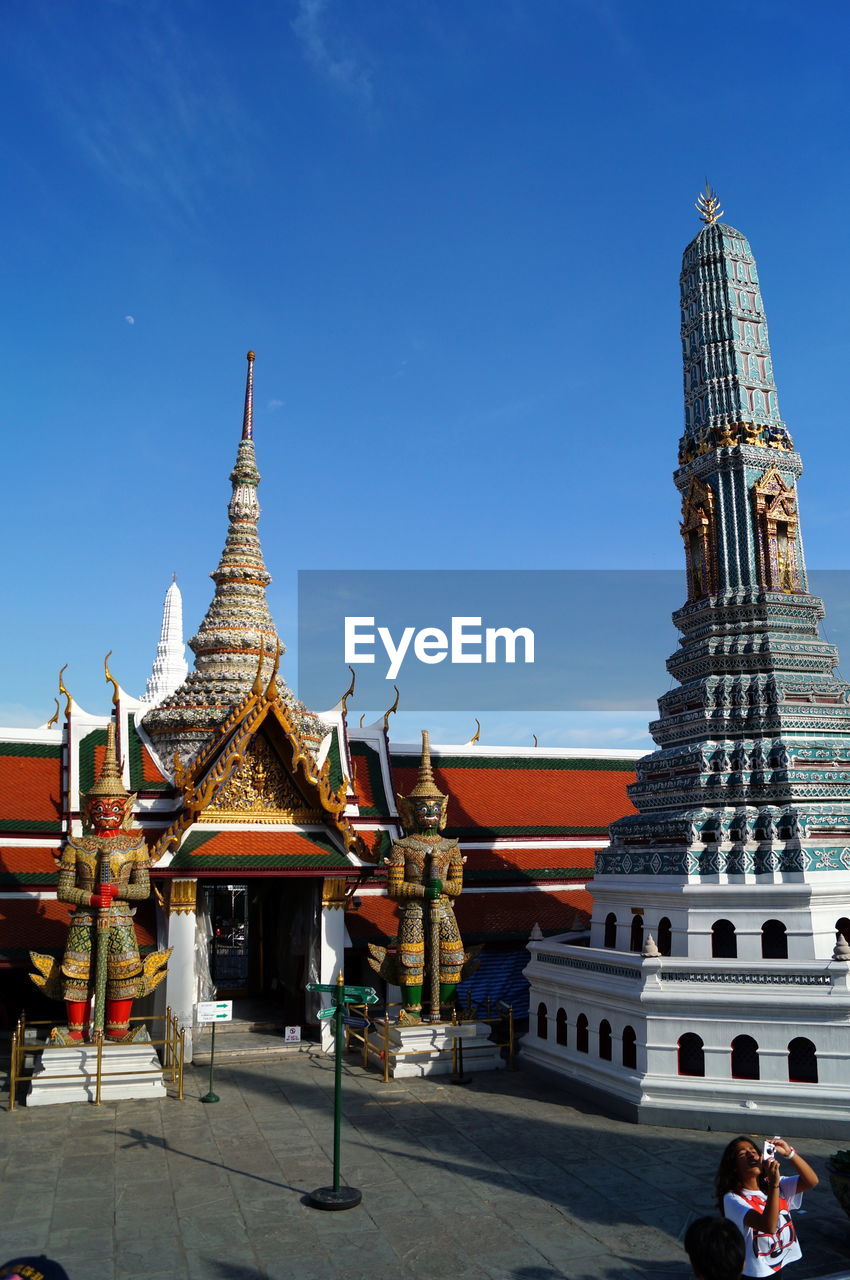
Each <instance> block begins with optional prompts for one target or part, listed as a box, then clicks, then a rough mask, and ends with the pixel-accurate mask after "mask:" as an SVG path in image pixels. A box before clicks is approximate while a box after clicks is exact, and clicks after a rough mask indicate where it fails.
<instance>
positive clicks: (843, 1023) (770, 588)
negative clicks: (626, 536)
mask: <svg viewBox="0 0 850 1280" xmlns="http://www.w3.org/2000/svg"><path fill="white" fill-rule="evenodd" d="M698 208H699V209H700V213H701V216H702V218H703V221H704V223H705V225H704V227H703V229H702V230H701V231H700V233H699V234H698V235H697V236H696V237H695V239H694V240H692V241H691V243H690V244H689V245H688V247H687V248H686V249H685V252H684V257H683V260H682V274H681V277H680V286H681V310H682V330H681V333H682V349H683V359H684V389H685V430H684V434H683V436H682V438H681V441H680V444H679V467H678V470H677V471H676V473H675V483H676V487H677V488H678V490H679V492H680V494H681V500H682V520H681V534H682V538H683V540H684V553H685V564H686V568H687V588H688V599H687V602H686V603H685V604H684V606H683V607H682V608H681V609H679V610H678V611H677V613H676V614H675V615H674V622H675V623H676V626H677V627H678V629H679V631H680V632H681V641H680V645H679V648H678V650H677V651H676V653H675V654H674V655H673V656H672V657H671V658H670V659H669V661H668V663H667V667H668V670H669V672H670V674H671V676H673V677H674V679H675V681H676V686H675V687H674V688H672V689H671V690H670V691H669V692H668V693H665V694H664V695H663V696H662V697H661V699H660V700H659V718H658V719H657V720H656V721H654V722H653V723H652V725H651V726H650V730H651V733H652V736H653V738H654V740H655V742H656V743H657V744H658V750H656V751H654V752H653V753H652V754H651V755H648V756H645V757H644V758H643V759H642V760H640V761H639V762H638V765H637V781H636V782H635V783H634V784H633V785H631V786H630V787H629V796H630V799H631V801H632V803H633V805H634V807H635V809H636V810H637V812H634V813H630V814H628V815H627V816H624V817H622V818H620V819H619V820H618V821H616V822H614V823H613V825H612V826H611V832H610V834H611V842H610V846H609V847H608V848H606V849H604V850H601V851H600V852H599V853H598V855H597V858H596V869H595V877H594V881H593V886H592V895H593V907H592V924H591V945H590V948H589V949H585V950H582V951H581V952H577V951H576V949H575V947H573V946H571V945H570V944H569V943H568V942H563V943H560V942H559V943H558V944H556V945H551V944H550V943H549V942H544V941H538V942H535V943H532V944H531V946H530V951H531V963H530V965H529V969H528V971H527V974H528V977H529V979H530V981H531V985H532V993H531V999H532V1021H531V1030H530V1034H529V1037H528V1039H527V1041H526V1046H525V1054H526V1057H527V1058H528V1059H529V1060H531V1061H534V1062H535V1063H537V1064H538V1065H539V1066H540V1067H542V1068H545V1069H546V1070H549V1071H554V1072H557V1073H560V1074H563V1075H565V1076H567V1077H569V1078H570V1080H571V1082H573V1083H574V1084H577V1085H579V1086H580V1087H584V1088H585V1089H586V1090H588V1091H590V1092H593V1093H597V1094H601V1095H604V1096H605V1097H606V1098H607V1099H608V1100H609V1101H612V1102H614V1103H615V1104H616V1105H617V1106H618V1107H619V1109H621V1110H622V1111H623V1112H624V1113H625V1114H628V1115H631V1116H633V1117H634V1118H637V1119H643V1118H646V1119H652V1120H654V1121H656V1122H660V1123H672V1124H686V1125H688V1124H693V1123H694V1117H695V1114H697V1113H698V1114H699V1115H700V1117H705V1118H707V1119H708V1121H710V1123H711V1124H712V1125H715V1124H716V1125H717V1126H718V1127H722V1126H726V1127H733V1128H734V1127H739V1128H740V1127H741V1121H742V1120H743V1119H744V1117H745V1116H750V1119H749V1121H748V1126H747V1127H752V1124H753V1118H752V1116H751V1115H750V1113H751V1112H754V1111H755V1112H757V1113H758V1115H759V1116H760V1118H759V1120H758V1123H757V1125H756V1127H757V1128H759V1129H761V1130H764V1131H765V1132H769V1131H772V1126H773V1125H776V1126H777V1131H781V1130H782V1127H783V1126H785V1125H789V1124H793V1126H794V1132H808V1133H815V1132H818V1131H822V1132H823V1133H830V1134H831V1135H833V1136H834V1135H836V1134H837V1133H843V1134H844V1135H845V1136H846V1135H847V1134H848V1133H850V1107H848V1102H847V1091H846V1080H847V1067H848V1060H850V990H848V960H850V947H849V946H848V941H850V792H849V791H848V778H850V705H848V701H850V696H849V695H850V687H848V685H847V684H846V683H845V682H844V681H843V680H841V679H839V678H838V677H837V676H836V675H835V667H836V664H837V661H838V655H837V652H836V650H835V648H834V647H833V646H832V645H830V644H828V643H827V642H826V641H825V640H823V639H822V638H821V635H820V633H819V629H818V624H819V622H820V620H821V619H822V618H823V616H824V607H823V604H822V602H821V601H820V600H819V599H818V598H817V597H815V596H813V595H811V594H810V592H809V589H808V580H807V576H806V565H805V560H804V556H803V541H802V536H801V531H800V517H799V509H798V498H797V481H798V479H799V477H800V475H801V472H802V462H801V460H800V455H799V454H798V453H797V452H796V451H795V449H794V445H793V443H792V440H791V437H790V435H789V433H788V431H787V429H786V427H785V424H784V423H783V422H782V420H781V418H780V416H779V404H778V399H777V392H776V386H775V383H774V377H773V365H772V360H771V355H770V345H769V341H768V333H767V324H766V321H765V313H764V307H763V303H762V297H761V290H760V285H759V279H758V272H757V270H756V264H755V260H754V258H753V254H752V251H751V249H750V245H749V243H748V241H747V239H746V237H745V236H744V235H743V234H742V233H741V232H740V231H737V230H735V228H734V227H731V226H728V225H726V224H724V223H721V222H720V221H719V220H718V219H719V217H720V213H721V211H720V210H719V206H718V203H717V199H716V197H715V196H714V194H713V193H712V192H711V191H709V190H706V193H705V196H703V197H701V198H700V201H699V203H698ZM707 1085H710V1088H709V1089H707V1088H706V1086H707ZM700 1123H703V1119H702V1118H701V1120H700Z"/></svg>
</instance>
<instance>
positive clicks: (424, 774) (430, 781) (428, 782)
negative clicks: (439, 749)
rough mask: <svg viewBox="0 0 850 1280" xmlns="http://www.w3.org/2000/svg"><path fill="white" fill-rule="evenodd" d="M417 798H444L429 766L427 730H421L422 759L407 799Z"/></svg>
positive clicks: (429, 745) (429, 746) (429, 755)
mask: <svg viewBox="0 0 850 1280" xmlns="http://www.w3.org/2000/svg"><path fill="white" fill-rule="evenodd" d="M414 797H415V798H416V799H419V798H420V797H422V798H425V799H428V800H445V798H446V797H445V796H444V795H443V793H442V791H441V790H440V789H439V787H438V786H437V784H436V782H435V781H434V771H433V769H432V768H431V742H430V739H429V736H428V730H427V729H423V730H422V759H421V760H420V762H419V773H418V775H417V778H416V786H415V787H414V788H413V790H412V791H411V793H410V795H409V796H408V799H413V798H414Z"/></svg>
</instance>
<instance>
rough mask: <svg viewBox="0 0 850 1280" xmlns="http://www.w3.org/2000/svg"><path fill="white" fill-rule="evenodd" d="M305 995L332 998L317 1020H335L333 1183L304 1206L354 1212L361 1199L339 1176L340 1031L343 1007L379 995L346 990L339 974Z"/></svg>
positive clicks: (359, 989) (362, 989) (314, 984)
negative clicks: (316, 994)
mask: <svg viewBox="0 0 850 1280" xmlns="http://www.w3.org/2000/svg"><path fill="white" fill-rule="evenodd" d="M307 990H308V991H323V992H325V993H326V994H327V995H329V996H330V997H331V1006H330V1008H328V1009H320V1010H319V1017H320V1018H322V1019H325V1020H326V1019H328V1018H333V1020H334V1180H333V1186H332V1187H318V1188H317V1189H316V1190H315V1191H311V1192H310V1194H309V1195H308V1197H307V1203H308V1204H309V1205H310V1207H311V1208H313V1209H353V1208H354V1207H355V1205H358V1204H359V1203H360V1201H361V1200H362V1198H363V1196H362V1193H361V1192H360V1191H358V1189H357V1188H356V1187H344V1186H343V1185H342V1179H341V1176H340V1134H341V1129H342V1028H343V1023H344V1021H345V1020H346V1018H345V1014H346V1006H347V1005H349V1004H352V1003H357V1004H377V1001H378V993H377V992H376V991H375V990H374V989H373V988H372V987H347V986H346V985H345V979H344V978H343V976H342V973H340V975H339V977H338V978H337V980H336V982H335V983H333V985H331V984H328V983H320V982H311V983H309V984H308V986H307Z"/></svg>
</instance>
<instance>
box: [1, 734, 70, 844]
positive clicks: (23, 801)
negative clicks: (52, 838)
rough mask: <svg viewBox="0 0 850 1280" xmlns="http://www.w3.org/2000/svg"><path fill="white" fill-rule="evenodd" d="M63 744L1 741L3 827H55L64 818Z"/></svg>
mask: <svg viewBox="0 0 850 1280" xmlns="http://www.w3.org/2000/svg"><path fill="white" fill-rule="evenodd" d="M61 795H62V764H61V748H60V747H59V746H58V745H57V746H55V747H54V746H53V745H52V744H51V745H49V746H48V745H45V744H42V743H21V744H18V743H14V744H10V743H0V831H21V832H24V831H55V830H58V828H59V825H60V820H61Z"/></svg>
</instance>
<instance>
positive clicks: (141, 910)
mask: <svg viewBox="0 0 850 1280" xmlns="http://www.w3.org/2000/svg"><path fill="white" fill-rule="evenodd" d="M146 908H147V910H146ZM70 912H71V908H70V907H69V906H68V905H67V903H65V902H57V901H56V899H55V898H28V897H24V896H23V895H22V896H21V897H20V898H0V949H1V950H2V951H3V952H5V953H7V954H8V953H9V952H11V951H20V952H22V959H23V961H24V963H26V964H27V965H29V959H28V956H27V952H29V951H30V950H32V951H40V950H42V949H44V950H45V951H61V950H62V948H63V947H64V945H65V939H66V937H67V935H68V923H69V920H70ZM134 925H135V929H136V938H137V939H138V942H139V946H140V947H151V946H153V945H154V944H155V942H156V934H155V926H154V912H153V908H152V905H151V900H150V899H149V900H148V902H145V903H140V904H139V906H138V914H137V916H136V919H135V920H134Z"/></svg>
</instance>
